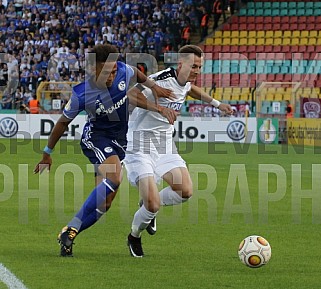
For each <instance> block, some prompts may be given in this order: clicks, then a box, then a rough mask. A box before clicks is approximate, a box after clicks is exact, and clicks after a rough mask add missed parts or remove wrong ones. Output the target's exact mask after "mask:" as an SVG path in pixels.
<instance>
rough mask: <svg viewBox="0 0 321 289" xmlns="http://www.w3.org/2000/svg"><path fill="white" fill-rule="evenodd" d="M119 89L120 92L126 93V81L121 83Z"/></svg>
mask: <svg viewBox="0 0 321 289" xmlns="http://www.w3.org/2000/svg"><path fill="white" fill-rule="evenodd" d="M118 89H119V90H120V91H124V90H125V89H126V83H125V81H123V80H122V81H121V82H119V83H118Z"/></svg>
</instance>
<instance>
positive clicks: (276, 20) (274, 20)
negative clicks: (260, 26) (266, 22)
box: [273, 16, 283, 24]
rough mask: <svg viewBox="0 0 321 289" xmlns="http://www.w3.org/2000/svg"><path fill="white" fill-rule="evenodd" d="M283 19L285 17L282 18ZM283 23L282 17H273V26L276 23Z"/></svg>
mask: <svg viewBox="0 0 321 289" xmlns="http://www.w3.org/2000/svg"><path fill="white" fill-rule="evenodd" d="M282 18H283V17H282ZM280 22H281V17H280V16H274V17H273V24H275V23H280Z"/></svg>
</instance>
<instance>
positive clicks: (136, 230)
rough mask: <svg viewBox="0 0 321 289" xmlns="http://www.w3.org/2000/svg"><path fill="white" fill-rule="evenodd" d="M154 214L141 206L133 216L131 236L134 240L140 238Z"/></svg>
mask: <svg viewBox="0 0 321 289" xmlns="http://www.w3.org/2000/svg"><path fill="white" fill-rule="evenodd" d="M156 214H157V213H152V212H150V211H148V210H147V209H146V208H145V206H144V205H143V206H141V207H140V208H139V210H138V211H137V212H136V213H135V215H134V219H133V223H132V232H131V234H132V235H133V236H134V237H136V238H140V236H141V234H142V232H143V231H144V230H145V229H146V228H147V226H148V224H149V223H150V221H151V220H152V219H153V218H154V217H155V216H156Z"/></svg>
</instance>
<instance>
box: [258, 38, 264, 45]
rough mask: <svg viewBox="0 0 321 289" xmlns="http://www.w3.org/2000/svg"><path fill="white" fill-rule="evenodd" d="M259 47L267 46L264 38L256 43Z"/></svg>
mask: <svg viewBox="0 0 321 289" xmlns="http://www.w3.org/2000/svg"><path fill="white" fill-rule="evenodd" d="M256 44H257V45H265V39H264V38H258V39H257V41H256Z"/></svg>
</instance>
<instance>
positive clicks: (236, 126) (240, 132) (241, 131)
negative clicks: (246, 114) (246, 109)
mask: <svg viewBox="0 0 321 289" xmlns="http://www.w3.org/2000/svg"><path fill="white" fill-rule="evenodd" d="M226 132H227V135H228V136H229V137H230V138H231V139H232V140H236V141H238V140H241V139H243V138H244V137H245V124H244V122H242V121H239V120H235V121H232V122H231V123H230V124H229V125H228V126H227V129H226Z"/></svg>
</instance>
